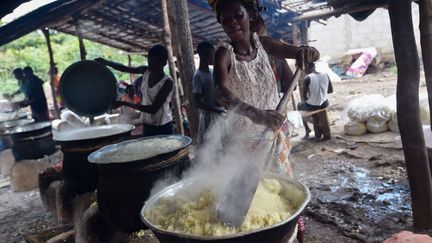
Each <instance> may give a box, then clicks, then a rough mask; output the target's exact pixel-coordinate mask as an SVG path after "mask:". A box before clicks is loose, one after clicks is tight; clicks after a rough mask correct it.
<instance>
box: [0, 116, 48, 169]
mask: <svg viewBox="0 0 432 243" xmlns="http://www.w3.org/2000/svg"><path fill="white" fill-rule="evenodd" d="M4 134H5V135H9V136H10V137H11V139H12V154H13V155H14V157H15V160H16V161H20V160H33V159H40V158H43V157H44V156H45V155H51V154H53V153H54V152H55V151H56V146H55V143H54V141H53V139H52V132H51V123H50V122H38V123H30V124H27V125H23V126H16V127H14V128H13V129H11V130H8V131H6V132H5V133H4Z"/></svg>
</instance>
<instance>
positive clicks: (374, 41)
mask: <svg viewBox="0 0 432 243" xmlns="http://www.w3.org/2000/svg"><path fill="white" fill-rule="evenodd" d="M412 12H413V23H414V33H415V37H416V42H417V47H418V50H419V51H420V31H419V28H418V26H419V8H418V5H417V4H413V11H412ZM327 21H328V23H327V25H322V24H320V23H317V22H315V21H313V22H312V23H311V26H310V28H309V40H310V45H312V46H315V47H316V48H318V50H320V52H321V55H322V56H324V55H328V56H331V57H332V58H334V59H333V60H335V59H338V58H339V57H341V56H343V54H344V53H345V52H346V51H348V50H350V49H357V48H366V47H376V48H377V49H378V52H379V53H381V54H393V42H392V36H391V28H390V18H389V14H388V11H387V9H383V8H380V9H377V10H375V12H374V13H373V14H371V15H370V16H369V17H368V18H367V19H366V20H364V21H361V22H359V21H356V20H354V19H353V18H352V17H351V16H350V15H348V14H344V15H342V16H340V17H339V18H336V17H331V18H330V19H328V20H327Z"/></svg>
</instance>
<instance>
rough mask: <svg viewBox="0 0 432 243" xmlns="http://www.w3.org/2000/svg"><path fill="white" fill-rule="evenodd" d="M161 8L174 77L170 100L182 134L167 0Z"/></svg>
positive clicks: (170, 65)
mask: <svg viewBox="0 0 432 243" xmlns="http://www.w3.org/2000/svg"><path fill="white" fill-rule="evenodd" d="M161 9H162V15H163V26H164V28H163V30H164V41H165V45H166V47H167V49H168V63H169V69H170V73H171V77H172V78H173V79H174V95H173V98H172V100H173V104H174V112H175V119H176V123H177V133H179V134H182V135H183V134H184V129H183V121H182V115H181V107H180V97H179V90H178V80H177V74H176V69H175V64H174V55H173V48H172V42H171V29H170V26H169V18H168V6H167V0H161Z"/></svg>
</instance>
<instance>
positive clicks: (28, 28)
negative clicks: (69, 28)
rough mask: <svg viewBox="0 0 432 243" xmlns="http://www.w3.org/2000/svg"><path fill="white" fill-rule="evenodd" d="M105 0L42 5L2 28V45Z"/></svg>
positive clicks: (0, 44)
mask: <svg viewBox="0 0 432 243" xmlns="http://www.w3.org/2000/svg"><path fill="white" fill-rule="evenodd" d="M101 1H103V0H58V1H54V2H52V3H50V4H47V5H45V6H42V7H40V8H38V9H37V10H35V11H33V12H30V13H29V14H26V15H24V16H23V17H20V18H18V19H17V20H14V21H12V22H10V23H8V24H6V25H5V26H2V27H1V28H0V46H2V45H4V44H7V43H9V42H11V41H13V40H16V39H18V38H20V37H22V36H24V35H26V34H28V33H30V32H32V31H34V30H37V29H40V28H43V27H46V26H50V25H55V24H56V23H58V22H59V21H61V20H64V19H67V18H69V17H70V16H72V15H73V14H75V13H79V12H82V11H84V10H85V9H88V8H90V7H93V6H94V5H96V4H98V3H100V2H101Z"/></svg>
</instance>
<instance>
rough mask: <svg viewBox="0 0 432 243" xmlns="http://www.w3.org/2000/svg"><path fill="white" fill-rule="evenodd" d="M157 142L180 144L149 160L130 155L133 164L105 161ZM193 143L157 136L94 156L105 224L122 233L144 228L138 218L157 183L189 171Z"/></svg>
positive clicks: (128, 143)
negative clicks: (134, 147)
mask: <svg viewBox="0 0 432 243" xmlns="http://www.w3.org/2000/svg"><path fill="white" fill-rule="evenodd" d="M154 139H174V140H177V141H179V142H180V143H179V145H178V146H176V147H175V148H172V149H167V150H165V151H163V152H162V153H160V154H157V155H156V156H153V157H150V158H149V157H146V155H145V153H144V152H145V151H137V150H135V151H130V152H131V153H134V155H136V156H134V158H133V159H132V160H131V161H125V160H124V158H123V159H121V160H122V161H117V162H116V161H114V162H113V161H108V162H107V161H106V160H105V159H104V158H107V157H109V156H106V155H109V154H113V153H115V152H117V153H118V152H120V153H121V152H122V150H123V151H125V150H124V149H125V148H126V147H127V146H133V145H135V144H145V143H148V144H150V143H151V141H155V140H154ZM190 143H191V139H190V138H189V137H185V136H181V135H169V136H155V137H147V138H140V139H133V140H129V141H125V142H122V143H119V144H114V145H110V146H107V147H104V148H102V149H100V150H98V151H96V152H94V153H93V154H91V155H90V156H89V161H90V162H93V163H96V164H97V169H98V170H97V172H98V176H99V177H98V183H97V202H98V206H99V210H100V211H101V213H102V215H103V217H104V219H105V221H107V222H108V223H109V224H110V225H111V226H112V227H113V228H115V229H118V230H121V231H123V232H133V231H136V230H139V229H142V228H145V225H144V224H143V223H142V222H141V220H140V216H139V212H140V210H141V208H142V205H143V203H144V201H145V200H147V199H148V198H149V196H150V192H151V189H152V188H153V186H154V184H155V182H156V181H158V180H160V179H162V178H166V177H167V176H171V177H172V178H173V177H179V176H180V175H181V173H182V171H183V170H185V169H186V168H188V167H189V165H190V159H189V156H188V155H189V150H188V146H189V144H190ZM148 149H150V150H151V149H152V148H151V147H149V148H148ZM132 150H133V149H132ZM128 151H129V150H128ZM141 155H142V156H141ZM108 160H110V159H109V158H108ZM126 160H127V159H126Z"/></svg>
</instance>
